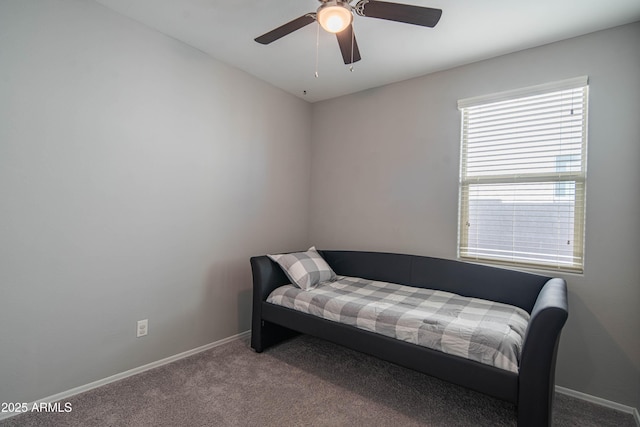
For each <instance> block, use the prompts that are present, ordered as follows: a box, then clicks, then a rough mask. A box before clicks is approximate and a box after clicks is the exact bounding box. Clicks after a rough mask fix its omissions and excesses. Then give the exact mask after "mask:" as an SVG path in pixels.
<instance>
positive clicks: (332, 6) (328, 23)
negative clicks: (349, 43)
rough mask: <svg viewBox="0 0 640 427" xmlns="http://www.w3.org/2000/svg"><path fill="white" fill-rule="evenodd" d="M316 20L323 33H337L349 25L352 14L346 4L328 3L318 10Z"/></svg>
mask: <svg viewBox="0 0 640 427" xmlns="http://www.w3.org/2000/svg"><path fill="white" fill-rule="evenodd" d="M317 19H318V23H319V24H320V26H321V27H322V28H323V29H324V30H325V31H328V32H330V33H339V32H342V31H344V30H345V29H346V28H347V27H348V26H349V25H351V22H352V21H353V14H352V13H351V7H350V6H349V4H348V3H345V2H340V1H329V2H326V3H324V4H323V5H322V6H320V7H319V8H318V13H317Z"/></svg>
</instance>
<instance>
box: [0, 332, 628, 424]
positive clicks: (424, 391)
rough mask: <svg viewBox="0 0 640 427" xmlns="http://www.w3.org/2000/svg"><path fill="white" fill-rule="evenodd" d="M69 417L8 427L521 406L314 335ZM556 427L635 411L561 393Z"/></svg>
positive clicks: (429, 417) (226, 356)
mask: <svg viewBox="0 0 640 427" xmlns="http://www.w3.org/2000/svg"><path fill="white" fill-rule="evenodd" d="M63 403H70V404H71V406H72V408H73V410H72V412H70V413H65V414H60V413H49V414H47V413H27V414H23V415H19V416H16V417H13V418H10V419H7V420H4V421H2V422H0V426H3V427H5V426H21V427H23V426H52V427H53V426H55V427H59V426H154V427H155V426H394V427H399V426H515V425H516V415H515V408H514V406H513V405H511V404H508V403H506V402H502V401H499V400H496V399H492V398H490V397H488V396H485V395H482V394H479V393H475V392H472V391H470V390H467V389H464V388H462V387H458V386H454V385H451V384H448V383H445V382H443V381H440V380H437V379H434V378H431V377H428V376H426V375H422V374H419V373H417V372H413V371H410V370H408V369H404V368H401V367H398V366H396V365H392V364H390V363H387V362H383V361H380V360H378V359H375V358H372V357H369V356H365V355H362V354H359V353H357V352H354V351H351V350H347V349H344V348H342V347H339V346H336V345H333V344H330V343H327V342H324V341H321V340H318V339H315V338H311V337H307V336H301V337H298V338H295V339H293V340H290V341H288V342H285V343H282V344H280V345H279V346H276V347H273V348H271V349H269V350H267V351H265V352H264V353H262V354H257V353H255V352H253V351H252V350H251V349H250V348H249V345H248V343H247V342H246V341H234V342H231V343H228V344H225V345H223V346H220V347H217V348H214V349H211V350H208V351H206V352H203V353H200V354H198V355H195V356H192V357H190V358H187V359H183V360H180V361H177V362H174V363H172V364H169V365H165V366H163V367H160V368H157V369H154V370H151V371H147V372H144V373H142V374H139V375H136V376H134V377H130V378H127V379H124V380H122V381H118V382H116V383H112V384H109V385H106V386H104V387H101V388H98V389H95V390H91V391H89V392H86V393H83V394H80V395H77V396H74V397H72V398H70V399H67V400H65V401H63ZM554 425H556V426H580V427H589V426H593V427H602V426H612V427H613V426H615V427H621V426H630V427H635V422H634V420H633V417H632V416H631V415H629V414H624V413H621V412H617V411H614V410H611V409H607V408H603V407H600V406H597V405H593V404H589V403H586V402H583V401H579V400H576V399H573V398H570V397H567V396H563V395H556V404H555V410H554Z"/></svg>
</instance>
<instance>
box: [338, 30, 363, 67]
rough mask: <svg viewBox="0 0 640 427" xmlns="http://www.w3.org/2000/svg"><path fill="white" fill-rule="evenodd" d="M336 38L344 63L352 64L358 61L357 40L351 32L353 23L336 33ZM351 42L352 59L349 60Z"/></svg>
mask: <svg viewBox="0 0 640 427" xmlns="http://www.w3.org/2000/svg"><path fill="white" fill-rule="evenodd" d="M336 37H337V38H338V44H339V45H340V52H342V59H343V60H344V63H345V64H352V63H354V62H358V61H360V59H362V58H360V50H359V49H358V42H357V41H356V36H355V35H354V34H353V25H349V26H348V27H347V28H346V29H344V30H343V31H341V32H339V33H336ZM351 42H353V61H352V60H351V58H352V56H351V53H352V50H351Z"/></svg>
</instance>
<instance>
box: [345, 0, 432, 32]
mask: <svg viewBox="0 0 640 427" xmlns="http://www.w3.org/2000/svg"><path fill="white" fill-rule="evenodd" d="M355 9H356V11H357V12H358V14H359V15H362V16H366V17H368V18H379V19H386V20H388V21H396V22H404V23H407V24H414V25H422V26H423V27H435V25H436V24H437V23H438V21H439V20H440V16H441V15H442V10H441V9H432V8H430V7H420V6H413V5H409V4H398V3H389V2H385V1H375V0H369V1H366V0H361V1H359V2H358V3H357V4H356V7H355Z"/></svg>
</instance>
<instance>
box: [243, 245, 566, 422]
mask: <svg viewBox="0 0 640 427" xmlns="http://www.w3.org/2000/svg"><path fill="white" fill-rule="evenodd" d="M318 252H319V253H320V255H322V258H324V260H325V261H326V262H327V263H328V264H329V266H330V267H331V268H332V269H333V270H334V271H335V273H336V274H337V275H341V276H351V277H360V278H365V279H371V280H376V281H383V282H391V283H398V284H403V285H408V286H412V287H417V288H429V289H435V290H441V291H447V292H452V293H455V294H458V295H462V296H468V297H474V298H481V299H484V300H489V301H495V302H499V303H504V304H510V305H512V306H516V307H520V308H522V309H524V310H525V311H526V312H527V313H529V314H530V319H529V323H528V326H527V327H526V332H525V334H524V342H523V344H522V347H521V348H522V351H521V355H520V360H519V368H518V370H517V372H511V371H508V370H505V369H500V368H496V367H494V366H489V365H486V364H483V363H480V362H477V361H474V360H469V359H466V358H463V357H460V356H456V355H452V354H446V353H443V352H441V351H437V350H431V349H429V348H426V347H423V346H419V345H416V344H412V343H409V342H405V341H401V340H398V339H394V338H389V337H387V336H384V335H381V334H378V333H375V332H369V331H367V330H363V329H359V328H356V327H355V326H350V325H345V324H341V323H338V322H335V321H331V320H326V319H323V318H320V317H316V316H314V315H310V314H306V313H303V312H300V311H297V310H294V309H291V308H287V307H282V306H279V305H275V304H272V303H269V302H266V300H267V297H268V296H269V295H270V294H271V292H272V291H274V290H275V289H276V288H279V287H281V286H283V285H286V284H289V283H291V280H290V279H289V278H288V277H287V275H285V273H284V272H283V270H282V269H281V268H280V266H279V265H278V264H277V263H276V262H274V261H273V260H272V259H271V258H269V257H268V256H257V257H253V258H251V267H252V271H253V318H252V332H251V347H252V348H253V349H254V350H255V351H256V352H258V353H260V352H262V351H263V350H264V349H266V348H268V347H269V346H271V345H273V344H276V343H278V342H280V341H282V340H284V339H287V338H289V337H291V336H293V335H295V334H297V333H304V334H309V335H313V336H316V337H319V338H322V339H326V340H328V341H331V342H334V343H337V344H340V345H343V346H345V347H349V348H351V349H354V350H357V351H361V352H363V353H367V354H370V355H373V356H376V357H378V358H381V359H384V360H387V361H390V362H393V363H396V364H398V365H401V366H404V367H407V368H410V369H413V370H416V371H419V372H422V373H425V374H428V375H432V376H434V377H438V378H440V379H443V380H446V381H449V382H452V383H455V384H459V385H462V386H464V387H467V388H470V389H473V390H476V391H479V392H482V393H485V394H488V395H491V396H494V397H497V398H499V399H503V400H506V401H509V402H512V403H514V404H516V406H517V411H518V426H520V427H524V426H547V425H551V416H552V405H553V396H554V376H555V364H556V354H557V350H558V342H559V339H560V332H561V330H562V327H563V326H564V324H565V321H566V319H567V317H568V304H567V288H566V283H565V281H564V280H563V279H559V278H550V277H545V276H541V275H537V274H533V273H526V272H519V271H512V270H507V269H502V268H496V267H488V266H483V265H478V264H472V263H466V262H461V261H454V260H445V259H439V258H430V257H423V256H415V255H404V254H392V253H379V252H357V251H318Z"/></svg>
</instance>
